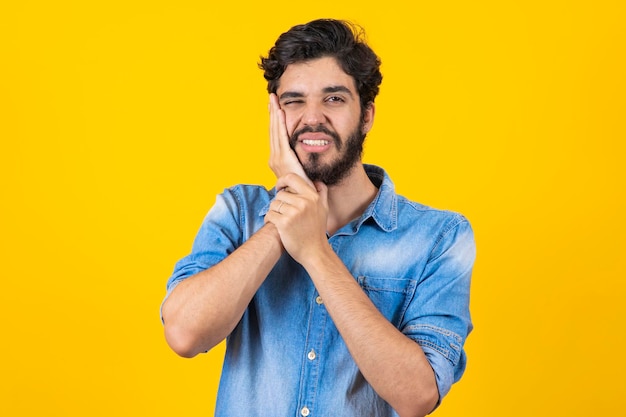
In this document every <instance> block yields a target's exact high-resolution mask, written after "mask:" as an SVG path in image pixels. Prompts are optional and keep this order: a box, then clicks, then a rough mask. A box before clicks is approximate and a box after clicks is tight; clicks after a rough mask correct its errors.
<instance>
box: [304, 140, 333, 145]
mask: <svg viewBox="0 0 626 417" xmlns="http://www.w3.org/2000/svg"><path fill="white" fill-rule="evenodd" d="M302 143H304V144H305V145H309V146H324V145H328V141H327V140H322V139H319V140H310V139H305V140H303V141H302Z"/></svg>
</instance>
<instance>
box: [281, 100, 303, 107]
mask: <svg viewBox="0 0 626 417" xmlns="http://www.w3.org/2000/svg"><path fill="white" fill-rule="evenodd" d="M302 103H303V101H302V100H286V101H284V102H282V104H281V107H285V106H294V105H298V104H302Z"/></svg>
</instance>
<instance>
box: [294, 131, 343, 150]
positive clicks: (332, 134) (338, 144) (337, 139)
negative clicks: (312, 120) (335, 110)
mask: <svg viewBox="0 0 626 417" xmlns="http://www.w3.org/2000/svg"><path fill="white" fill-rule="evenodd" d="M303 133H325V134H327V135H328V136H330V137H331V138H333V141H334V142H335V146H336V147H337V149H338V150H341V145H342V143H341V138H340V137H339V135H338V134H337V133H335V132H333V131H331V130H330V129H328V128H327V127H326V126H322V125H319V126H316V127H312V126H304V127H303V128H302V129H299V130H296V131H295V132H293V135H291V137H290V138H289V146H291V149H294V148H295V147H296V143H298V139H299V138H300V135H302V134H303Z"/></svg>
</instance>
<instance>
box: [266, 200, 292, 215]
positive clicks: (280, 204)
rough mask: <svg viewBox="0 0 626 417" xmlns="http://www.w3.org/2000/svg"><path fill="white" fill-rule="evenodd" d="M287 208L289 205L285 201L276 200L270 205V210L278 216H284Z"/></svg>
mask: <svg viewBox="0 0 626 417" xmlns="http://www.w3.org/2000/svg"><path fill="white" fill-rule="evenodd" d="M287 206H289V203H287V202H286V201H285V200H281V199H278V198H275V199H274V201H272V202H271V203H270V210H271V211H273V212H276V213H278V214H283V213H284V210H285V208H287Z"/></svg>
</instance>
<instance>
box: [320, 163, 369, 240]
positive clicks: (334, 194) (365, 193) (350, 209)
mask: <svg viewBox="0 0 626 417" xmlns="http://www.w3.org/2000/svg"><path fill="white" fill-rule="evenodd" d="M377 193H378V188H376V187H375V186H374V184H372V182H371V181H370V179H369V177H368V176H367V173H366V172H365V168H364V167H363V164H362V163H361V162H359V163H358V164H357V165H355V166H354V167H353V168H352V169H351V171H350V173H349V174H348V176H347V177H346V178H344V179H343V180H342V181H341V182H340V183H339V184H336V185H333V186H331V187H328V221H327V223H326V230H327V231H328V234H329V235H333V234H334V233H335V232H336V231H337V230H339V229H341V228H342V227H343V226H345V225H346V224H348V223H349V222H351V221H352V220H354V219H356V218H357V217H359V216H361V215H362V214H363V212H364V211H365V209H366V208H367V206H369V204H370V203H371V202H372V200H374V198H375V197H376V194H377Z"/></svg>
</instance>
